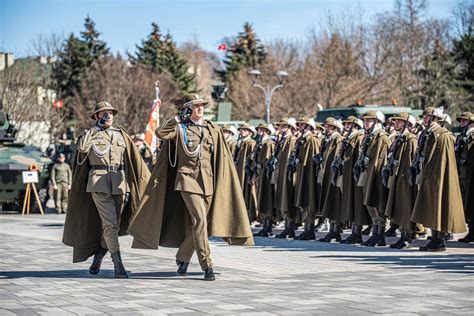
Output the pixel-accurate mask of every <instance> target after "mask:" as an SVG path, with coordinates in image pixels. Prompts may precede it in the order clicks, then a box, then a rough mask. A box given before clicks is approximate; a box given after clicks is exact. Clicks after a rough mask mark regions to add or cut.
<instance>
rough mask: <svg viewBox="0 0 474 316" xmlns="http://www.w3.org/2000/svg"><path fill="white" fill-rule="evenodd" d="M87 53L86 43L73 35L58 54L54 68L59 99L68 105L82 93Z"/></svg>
mask: <svg viewBox="0 0 474 316" xmlns="http://www.w3.org/2000/svg"><path fill="white" fill-rule="evenodd" d="M85 52H86V48H85V46H84V43H83V42H82V41H81V40H79V39H78V38H77V37H76V36H74V34H71V35H70V36H69V38H68V39H67V40H66V42H65V44H64V46H63V48H62V50H61V51H60V52H59V53H58V61H57V62H56V63H55V64H54V67H53V78H54V82H55V83H56V90H57V92H58V98H59V99H63V100H64V102H65V103H66V104H67V103H68V101H70V100H71V99H72V97H73V96H74V94H75V93H76V92H77V93H80V86H81V77H82V74H83V72H84V68H85V67H86V59H85V57H84V56H85Z"/></svg>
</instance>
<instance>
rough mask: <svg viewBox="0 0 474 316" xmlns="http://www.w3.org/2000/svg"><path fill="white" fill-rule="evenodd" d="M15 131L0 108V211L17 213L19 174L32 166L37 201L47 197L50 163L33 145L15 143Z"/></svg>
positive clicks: (21, 187) (22, 186) (21, 186)
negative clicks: (36, 181)
mask: <svg viewBox="0 0 474 316" xmlns="http://www.w3.org/2000/svg"><path fill="white" fill-rule="evenodd" d="M16 136H17V129H16V128H15V126H14V124H13V122H12V120H11V119H10V117H9V115H8V114H7V113H5V112H4V111H3V110H2V109H0V207H1V210H2V211H15V212H19V211H21V208H22V206H23V198H24V196H25V189H26V185H25V184H24V183H23V178H22V172H23V171H28V170H29V169H30V167H31V166H32V165H36V167H37V168H38V169H39V171H38V180H39V183H36V188H37V189H38V190H39V191H38V194H39V196H40V200H41V202H42V203H43V204H44V203H45V202H46V198H47V186H48V179H49V169H50V168H51V164H52V161H51V159H49V158H47V157H46V156H45V155H43V154H42V152H41V150H40V149H39V148H38V147H36V146H31V145H25V144H23V143H17V142H16ZM31 201H32V202H31V203H32V205H31V206H30V209H32V210H33V211H35V209H36V208H37V206H36V201H35V199H31Z"/></svg>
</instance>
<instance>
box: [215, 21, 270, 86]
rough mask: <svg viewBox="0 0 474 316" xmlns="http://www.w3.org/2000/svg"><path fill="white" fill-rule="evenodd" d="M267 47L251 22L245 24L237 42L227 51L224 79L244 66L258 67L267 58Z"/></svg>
mask: <svg viewBox="0 0 474 316" xmlns="http://www.w3.org/2000/svg"><path fill="white" fill-rule="evenodd" d="M266 56H267V53H266V52H265V47H264V46H263V44H262V43H261V41H260V39H258V37H257V34H256V33H255V32H254V30H253V28H252V25H251V24H250V23H245V24H244V31H243V32H240V33H239V34H238V36H237V39H236V41H235V43H234V44H233V45H232V46H231V48H230V49H229V50H228V51H227V54H226V59H225V60H224V64H225V70H224V71H223V72H222V73H221V75H222V77H223V79H224V80H228V79H229V78H230V77H231V76H232V75H233V74H235V73H236V72H238V71H239V70H240V69H242V68H244V67H248V68H257V66H258V65H260V64H261V63H262V62H263V61H264V60H265V58H266Z"/></svg>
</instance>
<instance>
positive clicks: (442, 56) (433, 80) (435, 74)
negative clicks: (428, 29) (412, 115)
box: [408, 40, 457, 109]
mask: <svg viewBox="0 0 474 316" xmlns="http://www.w3.org/2000/svg"><path fill="white" fill-rule="evenodd" d="M455 71H456V69H455V64H454V62H453V58H452V56H451V54H450V52H449V51H448V50H447V49H446V48H445V47H444V46H443V45H442V44H441V42H440V41H439V40H436V41H435V44H434V47H433V49H432V53H431V55H429V56H427V57H425V60H424V61H423V65H422V66H421V67H420V68H419V69H418V70H417V71H416V72H415V77H416V79H417V80H416V81H417V84H416V85H413V86H412V87H410V88H411V91H410V92H411V94H410V95H409V97H408V103H409V104H410V105H411V106H413V107H416V108H423V109H424V108H426V107H428V106H435V107H438V106H443V107H445V108H449V107H451V106H452V105H456V103H457V94H456V93H455V90H456V86H455V81H454V80H453V78H454V77H455Z"/></svg>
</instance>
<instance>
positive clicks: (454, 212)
mask: <svg viewBox="0 0 474 316" xmlns="http://www.w3.org/2000/svg"><path fill="white" fill-rule="evenodd" d="M443 118H444V113H443V108H436V109H434V108H427V109H426V110H425V114H424V115H423V121H424V124H425V126H426V128H427V130H426V135H425V139H424V141H423V143H422V144H420V145H419V146H421V148H420V149H421V160H420V164H418V166H415V169H416V171H417V174H416V184H418V185H419V190H418V195H417V197H416V200H415V205H414V208H413V213H412V216H411V221H412V222H416V223H420V224H423V225H424V226H425V227H429V228H431V240H430V242H429V243H428V244H427V245H426V246H424V247H420V250H421V251H445V250H446V243H445V239H446V234H449V233H453V234H455V233H462V232H465V231H466V223H465V221H464V214H463V206H462V196H461V188H460V186H459V176H458V172H457V167H456V156H455V151H454V140H455V139H454V136H453V134H452V133H451V132H449V131H448V130H447V129H445V128H444V127H441V126H440V125H439V122H440V121H441V120H442V119H443Z"/></svg>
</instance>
